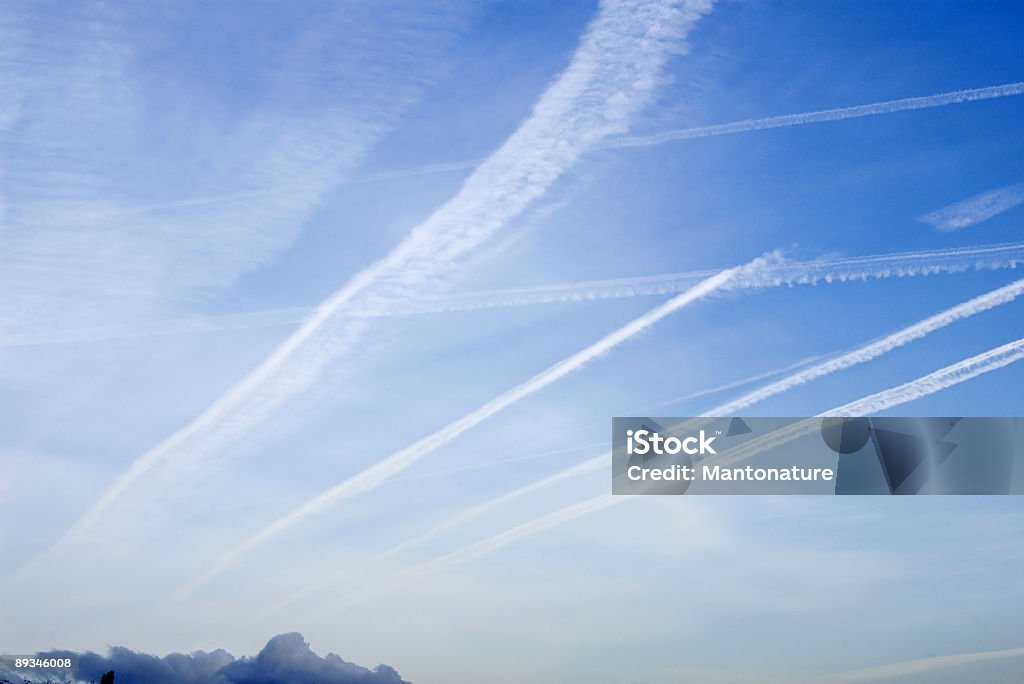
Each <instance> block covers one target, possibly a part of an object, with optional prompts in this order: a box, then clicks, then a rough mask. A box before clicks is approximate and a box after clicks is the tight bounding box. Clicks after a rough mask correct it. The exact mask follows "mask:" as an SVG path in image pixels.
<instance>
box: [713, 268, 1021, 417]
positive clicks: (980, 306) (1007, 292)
mask: <svg viewBox="0 0 1024 684" xmlns="http://www.w3.org/2000/svg"><path fill="white" fill-rule="evenodd" d="M1021 294H1024V279H1021V280H1016V281H1014V282H1012V283H1010V284H1009V285H1005V286H1003V287H1000V288H998V289H995V290H992V291H991V292H987V293H985V294H983V295H981V296H978V297H975V298H974V299H970V300H968V301H966V302H963V303H962V304H957V305H956V306H954V307H951V308H949V309H946V310H945V311H942V312H940V313H937V314H935V315H934V316H929V317H928V318H925V319H924V320H922V321H918V322H917V323H914V324H913V325H909V326H907V327H905V328H903V329H901V330H897V331H896V332H894V333H892V334H890V335H886V336H885V337H882V338H880V339H878V340H875V341H874V342H870V343H868V344H865V345H863V346H861V347H858V348H857V349H854V350H853V351H850V352H847V353H845V354H842V355H840V356H838V357H836V358H834V359H829V360H828V361H824V362H822V363H819V364H816V365H814V366H811V367H810V368H806V369H804V370H802V371H798V372H796V373H793V374H792V375H789V376H787V377H785V378H782V379H781V380H779V381H777V382H772V383H769V384H767V385H765V386H764V387H760V388H758V389H756V390H754V391H753V392H748V393H747V394H745V395H743V396H742V397H739V398H738V399H733V400H732V401H729V402H726V403H724V404H721V405H720V406H716V407H715V408H713V409H711V410H710V411H708V412H707V415H709V416H728V415H732V414H733V413H735V412H737V411H739V410H740V409H743V408H746V407H747V406H750V405H751V404H756V403H757V402H760V401H764V400H765V399H767V398H768V397H771V396H774V395H776V394H779V393H780V392H785V391H786V390H789V389H792V388H793V387H797V386H799V385H803V384H804V383H807V382H810V381H811V380H815V379H816V378H820V377H823V376H825V375H831V374H832V373H836V372H838V371H841V370H844V369H846V368H849V367H851V366H855V365H857V364H860V363H866V362H867V361H870V360H872V359H875V358H877V357H879V356H882V355H883V354H887V353H888V352H890V351H892V350H893V349H896V348H897V347H902V346H903V345H905V344H908V343H910V342H913V341H914V340H917V339H920V338H922V337H924V336H925V335H928V334H929V333H932V332H934V331H936V330H938V329H940V328H944V327H946V326H947V325H950V324H951V323H954V322H956V321H959V320H961V319H963V318H969V317H971V316H974V315H976V314H979V313H981V312H983V311H988V310H989V309H992V308H994V307H996V306H999V305H1000V304H1006V303H1009V302H1012V301H1013V300H1014V299H1016V298H1017V297H1019V296H1020V295H1021Z"/></svg>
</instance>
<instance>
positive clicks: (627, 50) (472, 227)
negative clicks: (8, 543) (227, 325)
mask: <svg viewBox="0 0 1024 684" xmlns="http://www.w3.org/2000/svg"><path fill="white" fill-rule="evenodd" d="M709 9H710V2H708V1H705V0H688V1H686V2H683V3H666V2H658V1H657V0H623V1H621V2H606V3H604V4H602V6H601V9H600V11H599V13H598V15H597V17H596V18H595V19H594V20H593V21H592V22H591V24H590V25H589V26H588V28H587V30H586V32H585V33H584V35H583V38H582V39H581V41H580V44H579V46H578V47H577V49H576V51H575V52H574V53H573V55H572V57H571V59H570V63H569V65H568V66H567V67H566V69H565V71H563V72H562V74H561V75H560V76H559V77H558V78H557V79H556V80H555V81H554V82H553V83H552V84H551V85H550V86H549V87H548V88H547V90H546V91H545V92H544V94H543V95H542V96H541V97H540V99H539V100H538V101H537V103H536V105H535V106H534V109H533V111H532V113H531V114H530V116H529V117H528V118H527V120H526V121H525V122H524V123H523V124H522V125H521V126H520V127H519V128H518V129H517V130H516V131H515V132H514V133H513V134H512V135H511V136H510V137H509V138H508V140H506V141H505V143H504V144H503V145H502V146H501V147H500V148H499V149H498V150H497V151H496V152H495V153H494V154H492V155H491V156H490V157H488V159H487V160H486V161H484V162H483V163H481V164H480V165H479V166H478V167H477V168H476V170H475V171H474V172H473V174H472V175H471V176H470V177H469V178H468V179H467V180H466V181H465V183H464V184H463V186H462V188H461V189H460V190H459V191H458V192H457V193H456V194H455V195H454V196H453V197H452V198H451V199H450V200H448V201H447V202H446V203H445V204H444V205H442V206H441V207H440V208H439V209H438V210H437V211H435V212H434V213H433V214H432V215H431V216H430V217H429V218H427V219H426V220H425V221H424V222H422V223H421V224H419V225H418V226H416V227H415V228H414V229H413V230H412V231H411V232H410V233H409V235H408V236H407V237H406V238H405V239H404V240H403V241H402V242H401V243H400V244H399V245H397V246H396V247H395V248H394V249H393V250H392V251H391V252H390V253H389V254H388V255H387V256H385V257H384V258H383V259H381V260H380V261H378V262H376V263H374V264H372V265H371V266H369V267H368V268H366V269H365V270H363V271H362V272H360V273H358V274H357V275H356V276H355V277H353V278H352V279H351V280H350V281H349V282H348V284H346V285H345V286H344V287H342V288H341V289H340V290H338V291H336V292H335V293H334V294H332V295H331V296H330V297H328V298H327V299H326V300H325V301H324V302H323V303H322V304H320V306H318V307H317V308H316V309H315V310H314V312H313V313H312V315H311V316H310V317H309V318H308V319H306V321H305V322H304V323H303V325H302V326H301V327H300V328H299V329H298V330H296V331H295V332H294V333H293V334H292V335H291V336H290V337H289V338H288V339H287V340H286V341H285V342H283V343H282V344H281V345H280V346H279V347H278V348H277V349H276V350H275V351H274V352H273V353H272V354H271V355H270V356H269V357H267V358H266V359H265V360H264V361H263V362H262V363H261V364H260V365H259V366H258V367H257V368H255V369H254V370H253V371H251V372H250V373H249V374H248V375H247V376H246V377H245V378H243V379H242V380H241V381H240V382H239V383H238V384H237V385H235V386H234V387H233V388H231V389H230V390H229V391H228V392H226V393H225V394H224V395H222V396H221V397H220V398H219V399H217V401H215V402H214V403H213V404H212V405H211V406H210V407H209V408H207V409H206V410H205V411H203V413H202V414H201V415H199V416H198V417H197V418H195V419H194V420H193V421H192V422H191V423H189V424H188V425H186V426H185V427H183V428H182V429H180V430H179V431H177V432H176V433H174V434H173V435H171V436H170V437H168V438H167V439H165V440H164V441H163V442H161V443H160V444H158V445H157V446H156V447H154V448H153V449H151V450H150V451H149V452H147V453H146V454H144V455H143V456H141V457H140V458H138V459H136V460H135V461H134V462H133V463H132V464H131V466H130V467H129V468H128V470H127V471H126V472H124V473H123V474H122V475H120V476H119V477H118V478H117V479H116V480H115V481H114V482H113V484H111V485H110V486H109V487H108V488H107V489H106V491H104V492H103V493H102V495H101V496H100V498H99V499H98V500H97V501H96V502H95V503H94V504H93V505H92V506H91V507H90V508H89V509H88V510H87V511H86V512H85V513H84V515H82V516H81V518H80V519H79V520H78V521H77V522H76V523H75V524H74V525H73V526H72V528H71V530H69V532H68V533H67V534H66V535H65V537H64V538H62V540H63V539H65V538H72V539H74V538H79V537H81V535H82V534H83V533H84V532H86V531H88V530H89V529H91V528H92V527H93V526H94V525H95V523H96V522H97V521H98V519H99V518H100V516H101V515H103V513H104V512H105V511H106V510H107V509H108V508H109V507H110V506H111V505H112V504H113V503H114V501H116V500H117V499H118V498H119V497H121V496H122V495H123V494H124V493H125V492H126V490H128V489H129V488H130V487H132V486H133V485H134V484H135V483H136V482H138V481H139V479H140V478H141V477H143V476H144V475H146V474H148V473H150V471H153V470H154V469H155V468H157V467H158V466H162V467H164V475H165V477H167V478H168V479H173V478H176V477H178V476H179V475H180V474H181V473H182V472H185V471H188V470H190V469H195V468H197V467H198V466H199V465H200V464H202V463H203V462H205V461H207V460H209V459H210V458H211V457H212V456H213V455H214V454H216V453H218V452H219V451H222V450H224V449H226V448H228V447H229V446H231V445H232V444H235V443H237V442H238V441H239V439H240V438H241V437H243V436H244V435H246V434H247V433H248V432H249V431H250V430H251V429H252V427H254V426H256V425H259V424H261V423H264V422H265V421H267V420H268V419H269V417H270V416H271V415H272V414H273V413H274V412H275V410H276V409H277V408H278V407H279V406H281V405H282V404H283V403H285V402H286V401H288V400H289V399H291V398H292V397H293V396H295V395H297V394H299V393H301V392H303V391H305V390H306V389H307V388H309V387H310V386H311V385H313V383H315V382H316V380H317V379H318V378H319V376H320V375H321V373H322V371H323V370H324V368H325V367H326V366H327V365H328V364H329V363H331V362H333V361H334V360H336V359H337V358H338V357H340V356H341V355H342V354H344V353H346V352H347V351H348V350H349V349H350V348H351V347H352V345H354V344H356V343H357V342H358V340H359V339H360V338H361V336H362V335H363V334H364V333H365V332H366V330H367V329H368V325H367V321H365V320H356V321H353V320H350V319H345V318H344V317H343V316H342V315H341V314H343V313H344V312H345V311H346V310H347V309H349V308H359V307H360V306H361V307H362V308H367V307H370V306H372V305H373V304H375V303H377V302H380V301H388V300H394V299H402V298H406V297H407V296H408V293H410V292H421V291H423V290H425V289H426V290H429V289H430V288H432V287H434V288H436V287H437V286H438V279H439V278H440V276H441V275H443V274H445V273H448V272H451V270H452V269H453V267H454V266H455V265H457V263H458V262H459V259H461V258H464V257H465V256H467V255H468V254H469V253H470V252H471V251H472V250H474V249H475V248H477V247H479V246H480V245H482V244H483V243H484V241H486V240H487V239H488V238H489V237H490V236H491V235H492V234H494V233H495V232H496V231H498V230H499V229H501V228H502V227H503V226H504V225H505V224H507V223H508V221H510V220H511V219H512V218H514V217H516V216H518V215H519V214H521V213H522V212H523V211H524V210H525V209H526V208H527V207H528V206H529V205H530V204H531V203H532V202H533V201H535V200H536V199H538V198H539V197H541V196H542V195H543V194H544V192H545V191H546V190H547V188H548V187H549V186H550V185H551V183H553V182H555V181H556V180H557V179H558V178H559V177H560V176H561V175H562V174H563V173H564V172H565V171H566V170H567V169H569V168H570V167H571V166H572V165H573V164H574V163H575V162H576V160H577V159H579V158H580V157H581V156H582V155H583V154H585V153H587V152H589V151H591V150H593V149H594V148H595V147H596V146H597V145H598V144H599V143H600V142H601V141H602V140H604V139H607V138H608V137H609V136H612V135H616V134H621V133H622V132H624V131H625V130H626V129H627V128H628V124H629V120H630V118H631V117H632V116H633V115H634V114H635V113H636V112H637V111H639V110H640V109H641V108H642V107H643V106H644V105H645V104H646V103H647V101H648V100H649V99H650V97H651V92H652V90H653V88H654V86H655V84H656V83H657V81H658V74H659V73H660V71H661V68H662V66H663V65H664V63H665V62H666V61H667V60H668V58H669V56H670V54H671V53H672V52H673V51H678V49H679V48H680V43H681V42H682V39H683V38H684V37H685V36H686V34H687V33H688V32H689V30H690V28H691V27H692V26H693V24H694V23H695V22H696V21H697V20H698V19H699V18H700V16H701V15H702V14H703V13H704V12H706V11H708V10H709ZM62 540H61V541H62ZM59 543H60V541H58V544H59Z"/></svg>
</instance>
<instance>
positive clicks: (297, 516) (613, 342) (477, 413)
mask: <svg viewBox="0 0 1024 684" xmlns="http://www.w3.org/2000/svg"><path fill="white" fill-rule="evenodd" d="M762 264H763V259H761V258H758V259H755V260H754V261H752V262H750V263H749V264H746V265H744V266H740V267H736V268H731V269H727V270H725V271H722V272H720V273H718V274H716V275H713V276H711V277H710V278H707V279H706V280H704V281H703V282H701V283H698V284H697V285H695V286H694V287H692V288H690V289H689V290H687V291H686V292H683V293H682V294H679V295H676V296H675V297H673V298H672V299H670V300H668V301H667V302H664V303H663V304H661V305H660V306H657V307H655V308H654V309H652V310H650V311H648V312H647V313H645V314H643V315H642V316H638V317H637V318H634V319H633V320H631V321H630V322H629V323H627V324H625V325H623V326H622V327H620V328H618V329H616V330H615V331H613V332H611V333H609V334H607V335H605V336H604V337H602V338H601V339H600V340H598V341H597V342H595V343H593V344H591V345H589V346H587V347H586V348H584V349H582V350H580V351H578V352H576V353H575V354H573V355H571V356H569V357H567V358H565V359H562V360H561V361H559V362H558V363H556V364H554V365H553V366H551V367H549V368H547V369H545V370H544V371H541V372H540V373H538V374H537V375H535V376H533V377H532V378H530V379H529V380H527V381H525V382H523V383H521V384H519V385H517V386H516V387H513V388H512V389H510V390H508V391H506V392H504V393H502V394H500V395H498V396H497V397H495V398H494V399H491V400H490V401H488V402H487V403H485V404H483V405H482V406H480V407H479V408H477V409H475V410H474V411H471V412H470V413H467V414H466V415H464V416H462V417H461V418H459V419H457V420H455V421H453V422H451V423H449V424H448V425H446V426H444V427H443V428H441V429H440V430H437V431H436V432H434V433H432V434H430V435H428V436H426V437H424V438H422V439H419V440H417V441H416V442H414V443H413V444H411V445H409V446H407V447H405V448H403V449H401V450H399V451H397V452H395V453H394V454H391V455H390V456H388V457H386V458H384V459H383V460H381V461H378V462H377V463H375V464H374V465H372V466H370V467H369V468H366V469H365V470H363V471H362V472H360V473H358V474H356V475H354V476H352V477H350V478H348V479H347V480H344V481H343V482H340V483H338V484H336V485H334V486H333V487H331V488H330V489H327V490H325V491H323V492H321V493H320V494H318V495H316V496H314V497H313V498H311V499H309V500H308V501H306V502H305V503H303V504H302V505H301V506H298V507H296V508H295V509H293V510H291V511H289V512H288V513H286V514H284V515H283V516H281V517H280V518H278V519H277V520H275V521H274V522H273V523H271V524H270V525H267V526H266V527H264V528H263V529H262V530H260V531H258V532H257V533H256V534H254V535H252V536H251V537H249V538H248V539H246V540H244V541H242V542H241V543H239V544H237V545H235V546H233V547H232V548H230V549H229V550H227V551H226V552H225V553H223V554H222V555H221V556H220V557H219V558H218V559H217V560H216V561H215V562H214V564H213V566H212V567H211V568H210V569H209V570H208V571H207V572H206V573H204V574H203V575H202V577H200V578H199V579H198V580H196V581H195V582H193V583H192V584H191V585H190V586H189V588H188V590H191V589H193V588H195V587H197V586H199V585H201V584H204V583H206V582H207V581H209V580H210V579H212V578H213V577H215V576H217V575H219V574H220V573H221V572H223V571H224V570H225V569H227V568H228V567H230V566H231V565H233V564H234V563H236V562H237V561H238V560H239V559H240V558H241V557H242V556H243V555H245V554H247V553H249V552H250V551H252V550H253V549H255V548H256V547H258V546H261V545H262V544H264V543H266V542H267V541H269V540H270V539H271V538H273V537H276V536H278V535H279V534H281V533H282V532H284V531H285V530H287V529H289V528H291V527H292V526H294V525H296V524H297V523H299V522H301V521H302V520H305V519H306V518H308V517H310V516H313V515H316V514H318V513H321V512H323V511H324V510H326V509H327V508H329V507H331V506H333V505H335V504H337V503H338V502H339V501H342V500H344V499H347V498H350V497H352V496H355V495H357V494H361V493H363V492H366V491H369V490H371V489H374V488H376V487H378V486H379V485H380V484H381V483H383V482H384V481H386V480H388V479H390V478H391V477H394V476H395V475H396V474H397V473H399V472H401V471H402V470H404V469H406V468H408V467H409V466H410V465H412V464H413V463H415V462H416V461H418V460H419V459H421V458H423V457H424V456H426V455H427V454H430V453H432V452H433V451H435V450H437V449H438V448H440V447H442V446H444V445H446V444H448V443H449V442H451V441H452V440H453V439H455V438H456V437H458V436H459V435H461V434H462V433H463V432H465V431H466V430H469V429H470V428H472V427H474V426H476V425H478V424H480V423H482V422H483V421H485V420H487V419H488V418H490V417H491V416H493V415H495V414H497V413H498V412H500V411H502V410H504V409H505V408H507V407H509V406H511V405H512V404H514V403H516V402H517V401H519V400H521V399H524V398H526V397H528V396H530V395H532V394H534V393H535V392H538V391H540V390H541V389H543V388H545V387H547V386H548V385H550V384H552V383H554V382H556V381H558V380H560V379H561V378H563V377H565V376H566V375H569V374H570V373H573V372H575V371H577V370H579V369H581V368H583V367H584V366H585V365H586V364H587V363H589V362H590V361H593V360H594V359H596V358H597V357H599V356H601V355H602V354H605V353H607V352H608V351H610V350H611V349H613V348H615V347H616V346H618V345H619V344H622V343H623V342H625V341H626V340H628V339H630V338H631V337H633V336H635V335H638V334H639V333H641V332H643V331H644V330H646V329H647V328H649V327H651V326H652V325H654V324H655V323H657V322H658V321H660V320H661V319H663V318H665V317H666V316H669V315H670V314H672V313H675V312H676V311H679V310H680V309H682V308H683V307H685V306H687V305H689V304H692V303H693V302H696V301H699V300H701V299H703V298H705V297H707V296H709V295H711V294H712V293H714V292H715V291H716V290H719V289H721V288H722V287H723V286H724V285H725V284H726V283H728V282H730V281H731V280H733V279H735V278H743V277H747V276H748V274H751V276H752V277H756V275H754V274H756V272H757V270H758V268H760V267H761V265H762ZM188 590H186V591H188Z"/></svg>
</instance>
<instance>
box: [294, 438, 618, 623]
mask: <svg viewBox="0 0 1024 684" xmlns="http://www.w3.org/2000/svg"><path fill="white" fill-rule="evenodd" d="M489 465H490V464H489ZM610 465H611V457H610V455H609V454H603V455H601V456H598V457H596V458H590V459H587V460H586V461H583V462H581V463H578V464H576V465H574V466H571V467H569V468H566V469H564V470H560V471H558V472H557V473H554V474H553V475H549V476H547V477H545V478H542V479H540V480H536V481H534V482H531V483H530V484H528V485H524V486H522V487H519V488H518V489H513V490H512V491H510V492H506V493H505V494H502V495H500V496H497V497H494V498H492V499H488V500H486V501H484V502H482V503H480V504H477V505H476V506H473V507H472V508H467V509H466V510H464V511H462V512H461V513H458V514H456V515H454V516H452V517H450V518H448V519H446V520H444V521H442V522H440V523H439V524H437V525H435V526H433V527H431V528H430V529H428V530H426V531H425V532H422V533H420V534H418V535H416V536H415V537H411V538H409V539H406V540H405V541H403V542H401V543H400V544H397V545H396V546H393V547H391V548H390V549H388V550H387V551H384V552H382V553H380V554H378V555H377V556H374V557H373V558H372V559H371V560H369V561H368V562H367V563H365V564H363V565H362V567H359V568H352V567H345V568H342V569H341V570H339V571H337V572H333V573H331V574H329V575H326V576H325V577H322V578H320V579H318V580H317V581H315V582H312V583H310V584H309V585H307V586H305V587H303V588H302V589H300V590H299V591H296V592H295V593H293V594H292V595H291V596H289V597H288V598H286V599H285V600H284V601H282V602H281V603H279V604H278V605H277V606H276V607H275V608H274V612H277V611H280V610H282V609H283V608H286V607H288V606H290V605H291V604H293V603H296V602H297V601H300V600H302V599H303V598H305V597H306V596H309V595H310V594H312V593H314V592H316V591H318V590H320V589H323V588H324V587H327V586H330V585H331V584H334V583H336V582H340V580H342V579H344V578H345V577H347V576H349V575H351V574H354V573H356V572H368V571H371V570H373V569H374V568H376V567H378V566H380V565H381V564H382V563H384V562H385V561H387V560H388V559H389V558H393V557H395V556H397V555H399V554H401V553H402V552H404V551H407V550H409V549H411V548H415V547H417V546H421V545H422V544H425V543H427V542H428V541H431V540H432V539H436V538H437V537H440V536H442V535H444V534H445V533H447V532H450V531H452V530H454V529H457V528H459V527H461V526H463V525H465V524H466V523H468V522H470V521H471V520H474V519H476V518H479V517H480V516H481V515H484V514H485V513H487V512H488V511H492V510H494V509H496V508H499V507H501V506H504V505H506V504H509V503H512V502H513V501H515V500H516V499H520V498H522V497H524V496H527V495H528V494H532V493H533V492H536V491H539V490H541V489H546V488H547V487H550V486H552V485H555V484H558V483H559V482H562V481H564V480H570V479H572V478H575V477H582V476H584V475H590V474H592V473H595V472H597V471H599V470H601V469H603V468H605V467H608V466H610Z"/></svg>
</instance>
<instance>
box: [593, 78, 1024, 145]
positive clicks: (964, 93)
mask: <svg viewBox="0 0 1024 684" xmlns="http://www.w3.org/2000/svg"><path fill="white" fill-rule="evenodd" d="M1021 94H1024V82H1021V81H1018V82H1016V83H1005V84H1003V85H997V86H989V87H987V88H969V89H967V90H954V91H952V92H948V93H939V94H937V95H925V96H923V97H907V98H903V99H900V100H888V101H886V102H875V103H873V104H865V105H857V106H854V107H839V108H836V109H823V110H820V111H816V112H804V113H803V114H785V115H782V116H772V117H768V118H767V119H747V120H745V121H736V122H734V123H727V124H718V125H715V126H703V127H700V128H687V129H683V130H679V131H667V132H665V133H656V134H654V135H645V136H638V137H630V138H620V139H617V140H609V141H608V142H607V143H606V144H605V145H604V147H607V148H611V147H641V146H645V145H659V144H661V143H665V142H670V141H673V140H690V139H692V138H708V137H711V136H714V135H727V134H730V133H745V132H747V131H761V130H765V129H767V128H783V127H786V126H803V125H804V124H812V123H822V122H825V121H842V120H843V119H857V118H861V117H865V116H875V115H877V114H893V113H895V112H904V111H907V110H911V109H929V108H931V107H944V106H946V105H951V104H960V103H962V102H975V101H977V100H991V99H994V98H999V97H1008V96H1011V95H1021Z"/></svg>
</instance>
